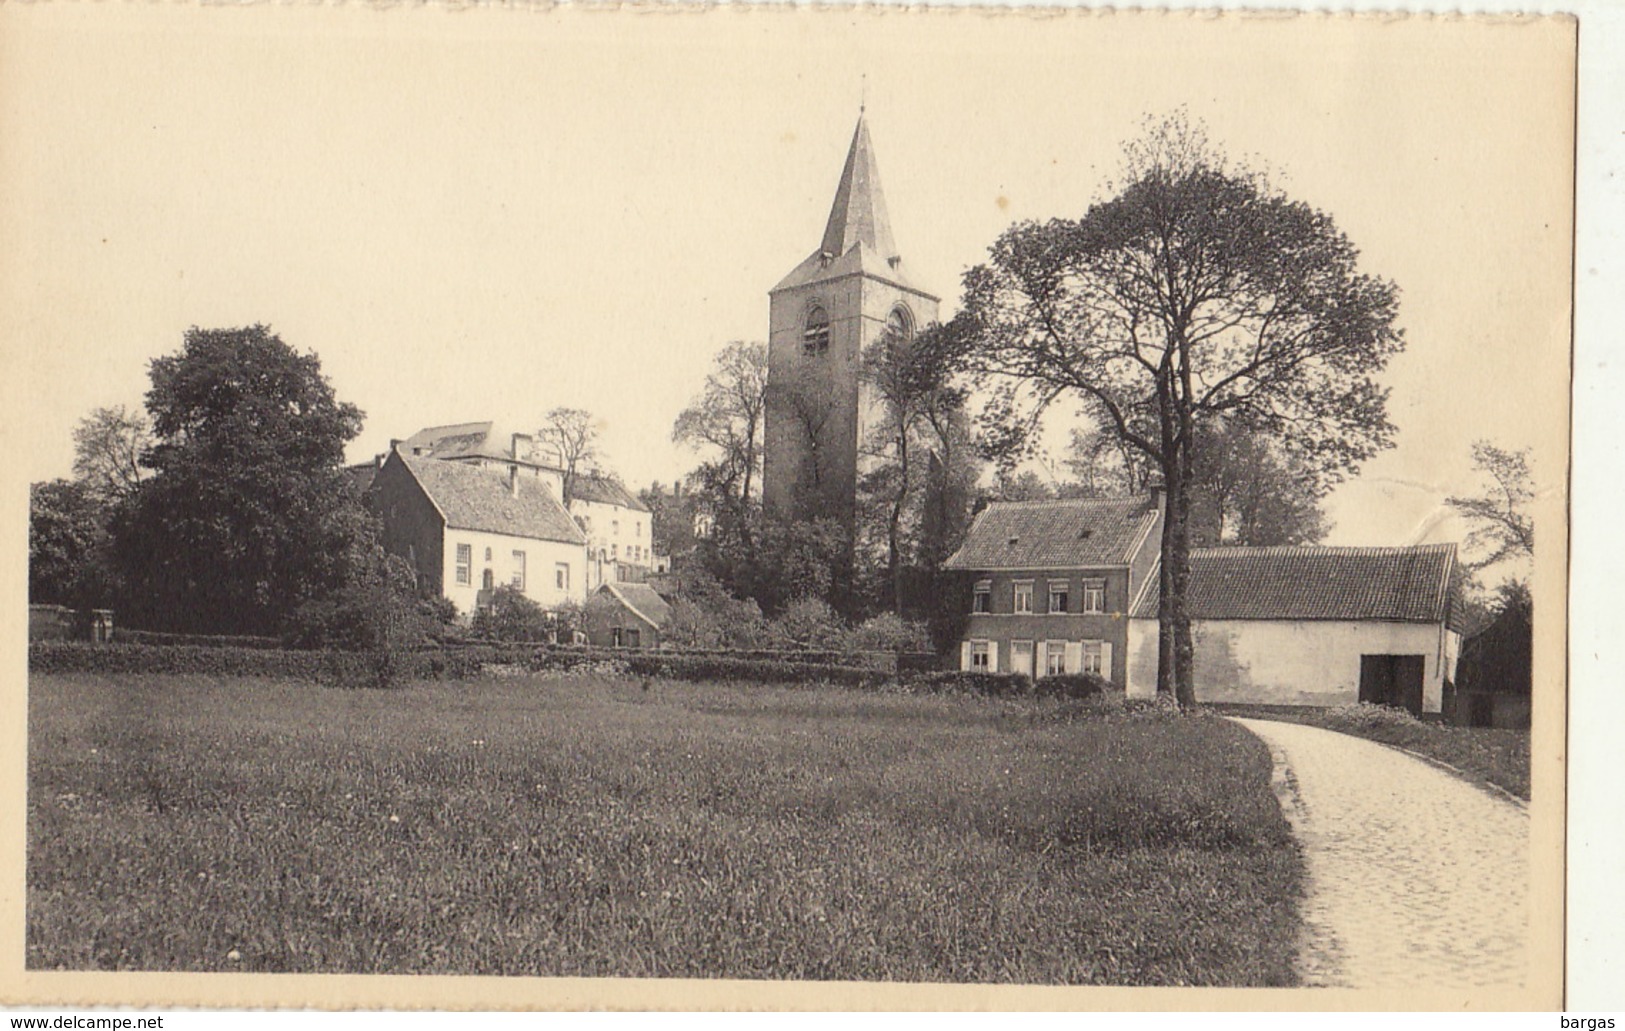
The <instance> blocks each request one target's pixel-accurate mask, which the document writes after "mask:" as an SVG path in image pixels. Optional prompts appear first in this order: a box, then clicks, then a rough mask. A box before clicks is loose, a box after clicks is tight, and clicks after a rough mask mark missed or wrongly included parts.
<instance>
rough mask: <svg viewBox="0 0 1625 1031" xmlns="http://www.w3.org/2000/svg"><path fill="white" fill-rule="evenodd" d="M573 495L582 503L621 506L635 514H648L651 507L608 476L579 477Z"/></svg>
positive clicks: (589, 475)
mask: <svg viewBox="0 0 1625 1031" xmlns="http://www.w3.org/2000/svg"><path fill="white" fill-rule="evenodd" d="M572 494H573V495H574V496H575V497H577V498H580V499H581V500H582V501H592V502H596V503H597V504H600V505H620V506H621V507H622V508H630V509H631V510H632V511H634V512H647V511H649V507H648V506H647V505H645V504H644V503H643V502H641V501H639V500H638V499H637V496H636V495H634V494H633V493H632V492H631V491H629V490H627V489H626V488H625V487H624V486H622V485H621V484H620V482H619V481H617V480H613V479H611V478H610V477H608V476H593V475H591V474H587V475H582V476H577V477H576V483H575V487H574V489H573V490H572Z"/></svg>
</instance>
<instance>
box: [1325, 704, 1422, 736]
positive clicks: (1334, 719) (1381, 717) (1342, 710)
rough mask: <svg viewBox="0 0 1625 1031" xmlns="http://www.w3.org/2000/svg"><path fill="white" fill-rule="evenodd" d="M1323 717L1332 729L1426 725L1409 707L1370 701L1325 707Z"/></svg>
mask: <svg viewBox="0 0 1625 1031" xmlns="http://www.w3.org/2000/svg"><path fill="white" fill-rule="evenodd" d="M1325 719H1326V725H1327V726H1328V727H1330V728H1332V729H1333V730H1348V731H1353V732H1361V731H1373V730H1386V729H1409V728H1412V727H1424V726H1427V724H1425V723H1423V722H1422V721H1421V720H1419V719H1417V718H1416V717H1415V716H1414V715H1412V714H1411V711H1410V710H1409V709H1403V708H1399V707H1397V706H1392V705H1375V704H1373V703H1371V702H1359V703H1357V704H1355V705H1339V706H1336V707H1334V708H1331V709H1327V710H1326V715H1325Z"/></svg>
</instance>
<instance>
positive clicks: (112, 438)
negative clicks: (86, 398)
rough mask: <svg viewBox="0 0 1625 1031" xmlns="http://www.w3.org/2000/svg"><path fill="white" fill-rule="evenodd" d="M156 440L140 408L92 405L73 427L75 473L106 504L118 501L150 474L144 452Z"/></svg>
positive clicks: (126, 496)
mask: <svg viewBox="0 0 1625 1031" xmlns="http://www.w3.org/2000/svg"><path fill="white" fill-rule="evenodd" d="M152 444H153V438H152V428H151V426H150V425H149V424H148V422H147V418H146V416H144V415H142V414H141V413H140V412H132V411H130V410H129V409H127V408H125V407H124V406H123V405H119V406H117V407H115V408H96V409H92V410H91V413H90V414H89V415H87V416H85V417H84V418H83V419H80V420H79V425H77V426H75V427H74V430H73V474H74V476H75V477H77V478H78V479H79V481H80V482H81V483H83V484H84V485H85V488H86V489H87V490H89V491H90V492H91V494H92V495H94V496H95V497H96V498H97V499H99V500H100V501H101V502H102V503H103V504H117V503H118V502H121V501H123V500H124V499H126V498H128V497H129V496H130V495H131V494H133V493H134V492H135V488H136V487H137V486H139V485H140V483H141V480H142V479H143V478H144V477H145V476H147V475H148V470H147V469H146V468H145V467H143V466H142V465H141V455H142V452H144V451H146V450H147V448H149V447H151V446H152Z"/></svg>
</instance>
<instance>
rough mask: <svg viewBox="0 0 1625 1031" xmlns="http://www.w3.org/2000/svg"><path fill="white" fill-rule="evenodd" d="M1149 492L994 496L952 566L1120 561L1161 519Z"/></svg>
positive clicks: (1021, 566) (1054, 566) (1053, 566)
mask: <svg viewBox="0 0 1625 1031" xmlns="http://www.w3.org/2000/svg"><path fill="white" fill-rule="evenodd" d="M1156 516H1157V511H1156V507H1155V505H1154V504H1153V503H1152V501H1151V498H1150V497H1138V498H1072V499H1069V500H1066V501H995V502H993V503H992V504H991V505H989V506H987V508H985V509H983V510H982V513H981V515H978V516H977V517H976V521H975V522H973V523H971V527H970V530H969V531H968V532H967V533H966V534H965V543H964V544H963V545H961V546H960V548H959V550H958V551H956V552H954V553H953V555H951V556H950V557H949V558H948V561H947V562H946V563H944V565H945V566H947V567H948V568H949V569H969V570H978V569H1078V568H1083V567H1088V566H1120V565H1124V564H1126V563H1127V562H1128V561H1129V559H1130V558H1132V557H1133V552H1134V550H1135V548H1136V546H1138V545H1140V544H1141V542H1142V541H1143V539H1144V537H1145V535H1146V533H1147V531H1149V530H1150V528H1151V525H1152V524H1153V523H1154V522H1155V521H1156Z"/></svg>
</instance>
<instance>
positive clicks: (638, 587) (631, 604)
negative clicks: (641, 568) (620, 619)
mask: <svg viewBox="0 0 1625 1031" xmlns="http://www.w3.org/2000/svg"><path fill="white" fill-rule="evenodd" d="M599 591H601V592H608V593H609V594H611V595H613V596H614V597H616V598H617V599H619V600H620V602H621V604H622V605H625V606H626V607H627V608H628V609H630V610H632V612H633V614H634V615H637V616H639V617H641V618H642V619H643V621H644V622H645V623H648V624H649V625H650V626H654V627H661V626H665V625H666V620H667V619H668V618H670V616H671V606H670V605H668V604H667V603H666V599H664V598H662V597H661V596H660V595H659V594H658V593H657V592H656V591H655V589H654V588H653V587H650V586H649V585H648V584H635V583H606V584H604V585H603V586H602V587H600V588H599Z"/></svg>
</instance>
